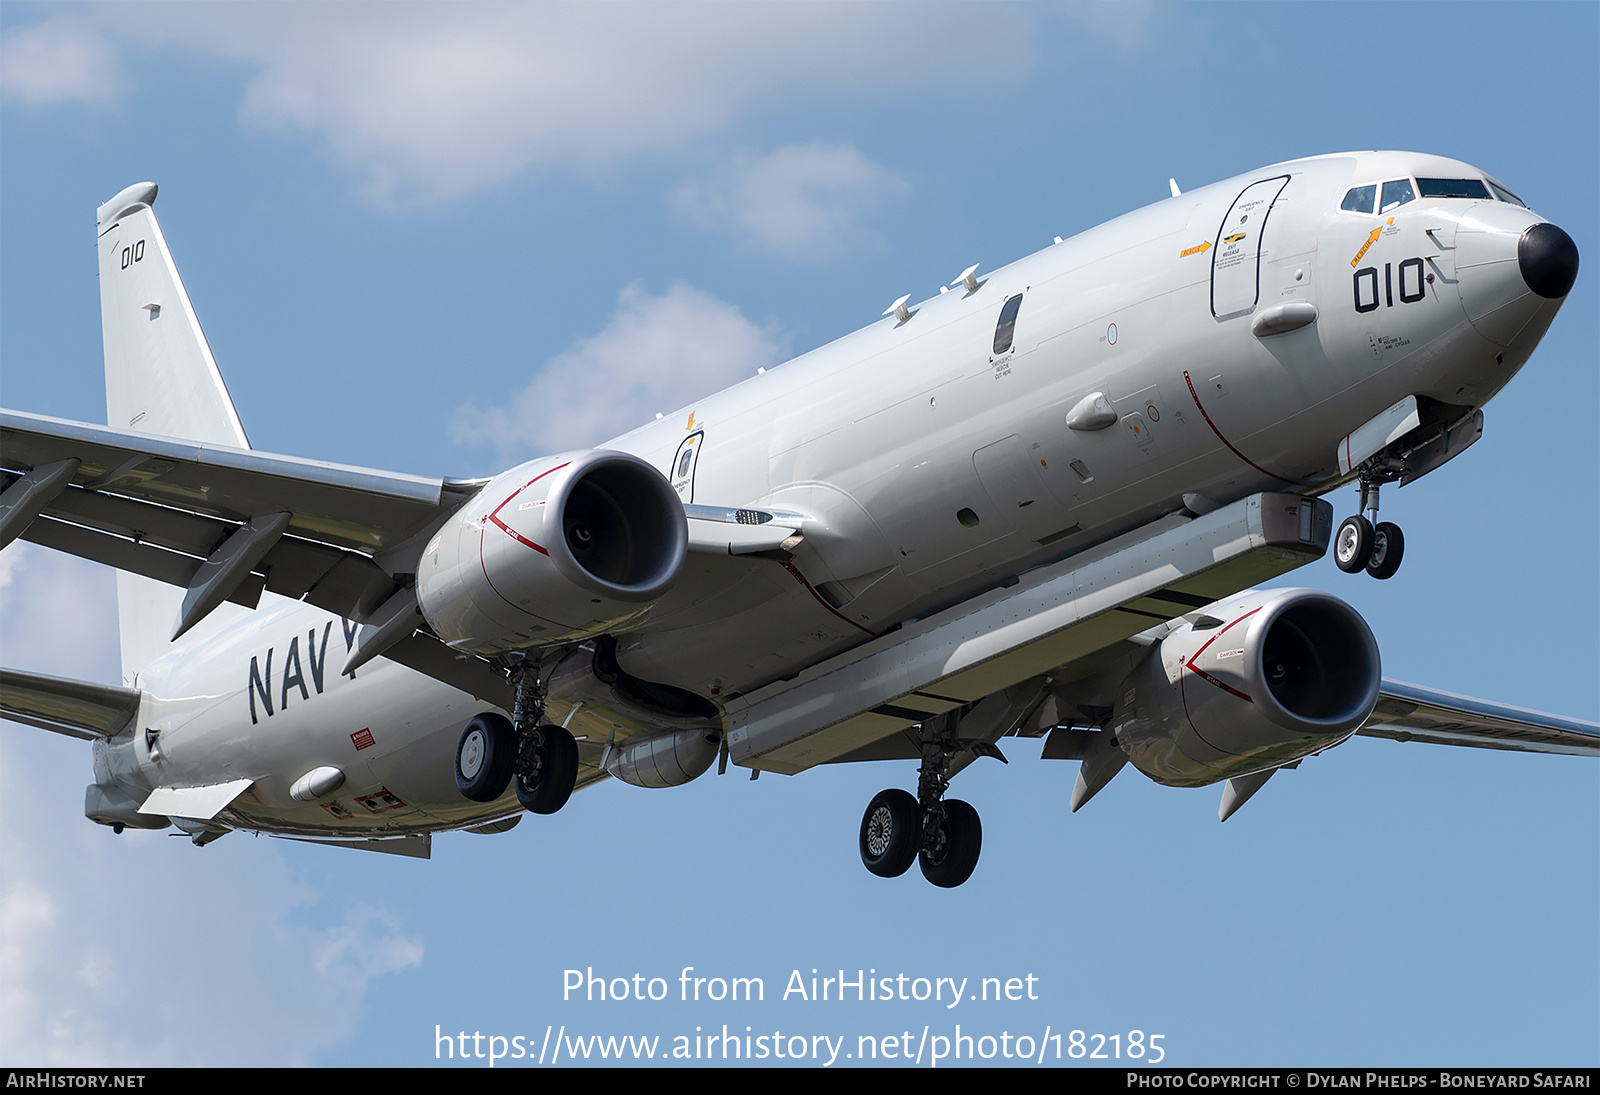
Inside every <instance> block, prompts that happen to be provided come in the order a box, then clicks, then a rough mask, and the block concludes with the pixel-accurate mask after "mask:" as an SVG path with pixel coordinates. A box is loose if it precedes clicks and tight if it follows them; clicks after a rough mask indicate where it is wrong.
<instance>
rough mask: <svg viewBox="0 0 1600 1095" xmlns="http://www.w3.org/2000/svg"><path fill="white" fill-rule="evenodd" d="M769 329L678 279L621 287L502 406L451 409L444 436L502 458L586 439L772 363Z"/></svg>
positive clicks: (773, 350) (597, 439) (610, 432)
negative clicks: (591, 329)
mask: <svg viewBox="0 0 1600 1095" xmlns="http://www.w3.org/2000/svg"><path fill="white" fill-rule="evenodd" d="M777 361H778V346H777V344H776V343H775V342H774V341H773V339H772V335H771V332H769V331H767V330H764V329H762V328H760V327H757V326H756V325H755V324H753V323H751V322H750V321H749V320H748V319H746V318H745V317H744V315H743V313H741V312H740V311H739V309H738V308H736V307H734V306H733V305H731V304H728V303H727V302H726V301H721V300H718V299H717V298H716V297H713V296H710V295H709V294H707V293H702V292H700V291H699V290H697V289H693V288H691V287H689V286H687V285H683V284H676V285H673V286H672V287H671V288H669V289H668V290H667V291H666V293H664V294H663V295H661V296H658V297H657V296H651V295H650V294H649V293H647V292H645V290H644V289H643V288H642V287H640V286H638V285H630V286H629V287H628V288H626V289H624V290H623V291H622V295H621V296H620V297H619V298H618V300H617V310H616V312H615V313H613V315H612V317H611V320H610V322H608V323H607V324H606V327H605V329H604V330H602V331H600V332H599V333H598V334H595V335H591V336H590V337H588V338H586V339H583V340H582V341H580V342H578V343H577V344H576V345H574V346H573V347H572V348H571V349H570V350H567V351H566V352H565V353H562V354H560V355H559V356H557V357H555V358H552V359H551V360H550V362H549V364H547V365H546V366H545V368H544V371H543V372H541V373H540V374H539V375H538V376H537V377H535V378H534V380H533V382H532V383H530V384H529V385H528V386H527V387H526V388H524V389H523V390H522V391H521V392H519V393H517V394H516V395H514V396H512V397H511V399H510V400H509V401H508V403H507V404H506V405H505V406H504V407H495V408H492V409H490V410H479V409H478V408H476V407H472V406H465V407H462V408H461V409H459V410H458V411H457V412H456V415H455V420H454V421H453V422H452V424H451V431H450V432H451V436H452V437H453V438H454V439H455V440H456V441H458V442H461V443H464V444H489V445H494V446H495V447H496V449H497V451H498V452H499V454H500V456H501V457H502V459H505V460H515V459H526V458H527V456H528V455H530V454H531V453H532V452H557V451H559V450H561V449H568V448H578V447H582V446H588V445H593V444H596V443H597V442H600V441H603V440H605V438H607V437H608V436H611V435H613V434H615V433H616V432H618V430H619V429H626V428H629V427H630V426H633V425H637V424H638V423H640V422H645V421H649V420H650V419H652V418H653V417H655V415H656V414H657V413H665V412H669V411H674V410H676V409H678V408H679V407H680V406H682V405H683V404H685V403H687V402H689V401H691V400H694V399H698V398H700V397H701V396H705V395H709V394H710V393H712V392H715V391H718V390H720V389H722V388H725V387H727V386H728V385H730V384H733V383H735V382H736V381H739V380H742V379H744V378H745V377H747V376H750V375H751V374H753V373H754V372H755V371H756V369H758V368H762V367H765V366H769V365H775V364H777Z"/></svg>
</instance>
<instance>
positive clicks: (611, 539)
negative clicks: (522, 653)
mask: <svg viewBox="0 0 1600 1095" xmlns="http://www.w3.org/2000/svg"><path fill="white" fill-rule="evenodd" d="M688 547H689V527H688V521H687V520H686V519H685V518H684V514H683V503H682V502H681V501H680V500H679V499H678V496H677V494H676V493H674V492H673V490H672V487H671V485H670V484H669V483H668V482H667V481H666V479H665V478H664V477H663V476H662V474H661V473H660V472H659V471H657V470H656V469H655V468H653V467H651V466H650V465H649V464H648V463H646V462H645V461H643V460H641V459H639V458H638V457H637V456H633V455H630V454H628V453H622V452H609V451H605V450H592V451H589V452H579V453H564V454H562V455H560V456H550V457H545V458H543V459H540V460H534V461H530V462H529V463H527V464H523V465H522V466H521V467H517V468H513V469H512V470H511V471H508V472H506V473H504V474H503V475H500V476H497V477H496V478H495V479H493V480H491V481H490V482H489V484H488V485H487V486H486V487H484V488H483V489H482V490H481V491H479V492H478V494H477V495H476V496H475V497H474V498H473V499H472V501H470V502H469V503H467V504H466V505H465V506H463V507H462V508H461V509H460V510H459V511H458V512H457V513H456V514H455V515H454V516H452V517H451V518H450V520H449V522H448V523H446V525H445V527H444V528H443V529H442V530H440V532H439V534H438V535H437V536H435V537H434V538H433V540H432V541H431V542H430V543H429V544H428V547H427V549H426V550H425V551H424V552H423V555H422V561H421V563H420V564H419V566H418V569H417V602H418V604H420V605H421V607H422V613H423V615H424V616H425V617H426V618H427V620H428V623H429V624H430V625H431V626H432V627H433V629H434V631H435V632H437V633H438V635H439V637H440V638H442V639H444V641H445V642H447V643H449V644H450V645H451V646H453V647H456V648H457V649H460V650H469V651H472V652H473V653H478V654H495V653H502V652H504V651H508V650H516V649H520V648H523V647H527V646H532V645H536V644H542V643H548V642H555V641H561V640H568V639H579V638H584V637H587V636H591V635H598V634H601V633H602V632H606V631H617V630H621V629H624V628H626V627H627V626H628V625H629V624H631V623H633V622H635V621H636V620H638V619H639V618H640V617H641V616H643V615H644V614H645V613H646V612H648V611H649V609H650V605H651V604H652V603H653V602H654V601H655V600H657V599H658V598H659V597H661V596H662V595H663V594H664V593H666V592H667V591H668V590H669V589H671V588H672V585H673V583H674V582H676V581H677V578H678V573H679V571H681V570H682V569H683V560H684V556H685V554H686V553H687V551H688Z"/></svg>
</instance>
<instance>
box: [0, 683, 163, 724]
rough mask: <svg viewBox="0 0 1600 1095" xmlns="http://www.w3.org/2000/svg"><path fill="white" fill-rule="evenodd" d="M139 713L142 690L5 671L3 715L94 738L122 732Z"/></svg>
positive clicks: (0, 698)
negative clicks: (140, 691)
mask: <svg viewBox="0 0 1600 1095" xmlns="http://www.w3.org/2000/svg"><path fill="white" fill-rule="evenodd" d="M138 713H139V690H138V689H137V688H117V687H115V686H113V685H109V684H96V683H95V682H93V681H75V680H71V679H70V678H67V677H47V676H45V675H44V674H43V673H24V672H23V671H22V670H20V669H0V715H4V716H5V717H6V718H8V719H10V720H12V721H13V722H20V723H25V724H27V725H28V726H37V727H39V728H40V729H41V730H53V731H55V732H56V733H58V734H66V735H68V736H69V737H74V738H84V739H86V740H93V739H95V738H109V737H113V736H115V735H116V734H119V733H121V732H122V731H123V729H125V728H126V727H127V725H128V724H129V723H130V722H132V721H133V717H134V716H135V715H137V714H138Z"/></svg>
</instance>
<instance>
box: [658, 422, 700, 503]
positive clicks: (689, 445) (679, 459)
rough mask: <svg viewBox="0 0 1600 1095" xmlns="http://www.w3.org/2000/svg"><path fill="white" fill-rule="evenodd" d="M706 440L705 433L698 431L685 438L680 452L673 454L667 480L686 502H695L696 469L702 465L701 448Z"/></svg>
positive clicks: (679, 448) (680, 446) (679, 447)
mask: <svg viewBox="0 0 1600 1095" xmlns="http://www.w3.org/2000/svg"><path fill="white" fill-rule="evenodd" d="M705 439H706V435H705V431H704V430H696V431H695V432H694V433H692V434H690V435H689V436H688V437H685V438H684V439H683V444H681V445H679V446H678V451H677V452H675V453H673V454H672V467H670V468H668V469H667V478H668V479H669V480H671V482H672V489H673V490H675V491H677V492H678V497H679V498H681V499H682V500H683V501H684V502H693V501H694V469H695V466H696V465H698V464H699V463H700V446H701V444H702V443H703V442H704V441H705Z"/></svg>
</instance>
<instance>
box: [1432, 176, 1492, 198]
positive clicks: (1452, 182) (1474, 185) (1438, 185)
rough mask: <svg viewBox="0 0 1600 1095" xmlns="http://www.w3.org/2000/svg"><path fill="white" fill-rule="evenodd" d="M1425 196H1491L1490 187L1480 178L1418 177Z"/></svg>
mask: <svg viewBox="0 0 1600 1095" xmlns="http://www.w3.org/2000/svg"><path fill="white" fill-rule="evenodd" d="M1417 192H1418V193H1419V194H1421V195H1422V196H1423V197H1424V198H1489V197H1490V194H1489V188H1488V187H1487V186H1484V185H1483V182H1482V181H1481V180H1479V179H1418V180H1417Z"/></svg>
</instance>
